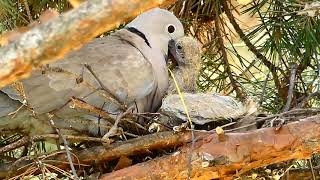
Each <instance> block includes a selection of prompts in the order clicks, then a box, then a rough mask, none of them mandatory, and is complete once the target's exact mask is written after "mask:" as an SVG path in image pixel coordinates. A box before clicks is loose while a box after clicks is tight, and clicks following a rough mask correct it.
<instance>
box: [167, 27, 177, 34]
mask: <svg viewBox="0 0 320 180" xmlns="http://www.w3.org/2000/svg"><path fill="white" fill-rule="evenodd" d="M175 30H176V28H175V27H174V26H173V25H169V26H168V32H169V33H173V32H174V31H175Z"/></svg>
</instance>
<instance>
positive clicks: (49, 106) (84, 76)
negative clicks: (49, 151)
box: [0, 8, 184, 134]
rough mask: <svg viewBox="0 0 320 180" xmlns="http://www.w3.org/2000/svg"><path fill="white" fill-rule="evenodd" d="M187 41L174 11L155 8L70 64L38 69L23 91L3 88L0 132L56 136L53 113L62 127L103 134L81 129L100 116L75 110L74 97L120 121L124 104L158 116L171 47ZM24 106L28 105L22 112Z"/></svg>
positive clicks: (77, 54) (24, 82) (69, 58)
mask: <svg viewBox="0 0 320 180" xmlns="http://www.w3.org/2000/svg"><path fill="white" fill-rule="evenodd" d="M183 36H184V29H183V26H182V24H181V22H180V21H179V20H178V19H177V18H176V17H175V16H174V15H173V14H172V13H170V12H169V11H167V10H163V9H159V8H155V9H152V10H149V11H147V12H145V13H142V14H141V15H139V16H138V17H136V18H135V19H134V20H133V21H131V22H130V23H129V24H127V25H126V26H125V28H124V29H122V30H118V31H116V32H114V33H112V34H111V35H109V36H106V37H103V38H98V39H95V40H93V41H92V42H90V43H88V44H87V45H85V46H84V47H82V48H81V49H79V50H77V51H75V52H72V53H69V54H68V55H67V56H66V57H65V58H64V59H62V60H60V61H58V62H56V63H53V64H50V65H47V66H44V67H42V68H41V69H39V70H35V71H34V72H33V73H32V75H31V76H30V77H29V78H28V79H25V80H22V81H21V84H22V87H23V88H20V92H18V91H17V90H16V88H13V86H7V87H5V88H3V89H2V90H1V91H2V92H1V91H0V100H1V101H0V130H1V129H17V128H20V129H24V130H25V131H26V132H27V133H32V134H40V133H50V132H54V131H53V130H52V128H51V127H50V126H48V125H49V123H48V118H47V115H46V114H47V113H49V112H50V113H51V114H54V117H53V119H54V120H55V122H56V125H57V126H58V127H62V128H65V127H68V128H69V129H73V130H77V131H83V130H89V131H91V133H93V134H97V133H98V130H97V128H93V127H84V126H83V125H81V123H83V122H86V121H88V120H93V121H95V120H97V119H98V118H97V117H96V116H97V115H96V114H93V113H90V112H88V111H85V110H83V109H79V108H70V105H71V104H70V103H69V102H70V99H71V98H72V97H76V98H79V99H81V100H83V101H85V102H86V103H88V104H90V105H92V106H94V107H97V108H101V109H103V110H104V111H106V112H108V113H110V114H111V115H114V116H116V115H117V114H118V113H119V112H120V107H121V105H119V103H120V104H125V105H128V106H131V105H135V107H136V111H137V112H156V111H157V110H158V109H159V107H160V105H161V102H162V98H163V97H164V95H165V94H166V91H167V88H168V72H167V66H166V60H167V56H168V45H169V44H170V43H175V40H176V39H178V38H181V37H183ZM170 47H171V46H170ZM170 47H169V48H170ZM173 56H175V55H173ZM20 87H21V86H20ZM110 97H113V99H115V100H116V101H115V100H111V99H110ZM117 101H118V102H119V103H118V102H117ZM22 103H23V104H24V105H25V106H24V107H23V108H21V109H19V107H20V106H21V105H22ZM17 109H18V110H17ZM15 110H17V112H16V113H14V114H13V115H11V116H7V115H8V113H10V112H13V111H15ZM31 112H32V113H31ZM27 117H30V118H27ZM30 119H32V120H33V121H36V123H34V122H33V121H31V120H30ZM65 121H66V122H65ZM39 126H41V127H39ZM99 131H100V129H99ZM100 133H101V132H100ZM104 133H105V132H103V133H102V134H104Z"/></svg>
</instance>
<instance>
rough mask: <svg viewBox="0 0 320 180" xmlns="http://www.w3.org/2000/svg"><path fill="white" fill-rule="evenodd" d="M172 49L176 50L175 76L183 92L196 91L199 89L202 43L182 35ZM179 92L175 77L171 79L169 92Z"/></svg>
mask: <svg viewBox="0 0 320 180" xmlns="http://www.w3.org/2000/svg"><path fill="white" fill-rule="evenodd" d="M169 46H174V47H173V48H172V49H174V50H175V51H176V53H172V54H175V55H176V56H177V57H175V58H174V59H176V62H173V63H174V64H175V65H177V66H176V67H175V68H174V70H173V73H174V76H175V79H176V80H177V83H178V86H179V88H180V90H181V91H182V92H189V93H195V92H196V91H197V84H196V82H197V78H198V75H199V72H200V68H201V49H200V43H199V42H198V41H197V40H196V39H194V38H192V37H187V36H185V37H182V38H180V39H178V40H177V41H176V43H175V44H169ZM175 93H177V90H176V87H175V84H174V81H173V79H170V82H169V89H168V94H175Z"/></svg>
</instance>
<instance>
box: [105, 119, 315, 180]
mask: <svg viewBox="0 0 320 180" xmlns="http://www.w3.org/2000/svg"><path fill="white" fill-rule="evenodd" d="M195 147H196V148H194V149H193V150H192V157H193V158H192V159H193V162H192V166H193V167H192V170H193V171H192V178H194V179H199V178H200V179H214V178H231V177H233V176H234V175H236V173H238V175H239V174H242V173H244V172H246V171H248V170H250V169H253V168H258V167H262V166H266V165H269V164H273V163H278V162H281V161H287V160H290V159H304V158H309V157H310V156H311V154H312V153H315V152H318V151H319V149H320V116H313V117H310V118H306V119H304V120H301V121H300V122H294V123H290V124H287V125H285V126H283V127H282V128H281V129H280V130H279V131H276V130H275V129H274V128H266V129H260V130H257V131H253V132H249V133H233V134H226V141H224V142H220V141H219V140H218V136H217V135H215V134H212V135H209V136H207V138H205V139H201V140H199V141H197V143H196V146H195ZM190 150H191V148H190V146H184V147H183V148H182V149H181V150H180V152H179V153H175V154H173V155H170V156H165V157H162V158H158V159H154V160H151V161H148V162H145V163H140V164H137V165H134V166H131V167H128V168H125V169H122V170H118V171H115V172H113V173H109V174H105V175H103V177H102V178H101V179H121V178H125V177H130V179H149V178H154V177H158V178H159V179H167V178H173V177H174V179H186V178H187V177H186V175H187V169H188V168H187V165H188V157H189V155H190Z"/></svg>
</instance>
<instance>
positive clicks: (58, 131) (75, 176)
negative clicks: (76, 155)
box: [49, 114, 79, 179]
mask: <svg viewBox="0 0 320 180" xmlns="http://www.w3.org/2000/svg"><path fill="white" fill-rule="evenodd" d="M50 116H51V115H50V114H49V117H50ZM50 124H51V126H52V127H53V128H54V129H55V130H56V132H57V134H58V135H59V136H60V138H61V139H62V141H63V144H64V148H65V149H66V153H67V159H68V161H69V165H70V168H71V171H72V174H73V176H74V178H75V179H79V177H78V175H77V172H76V169H75V168H74V165H73V162H72V158H71V153H70V150H69V146H68V142H67V140H66V138H65V137H64V136H63V135H62V134H61V132H60V130H59V129H58V128H57V127H56V126H55V124H54V122H53V120H52V119H51V118H50Z"/></svg>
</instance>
